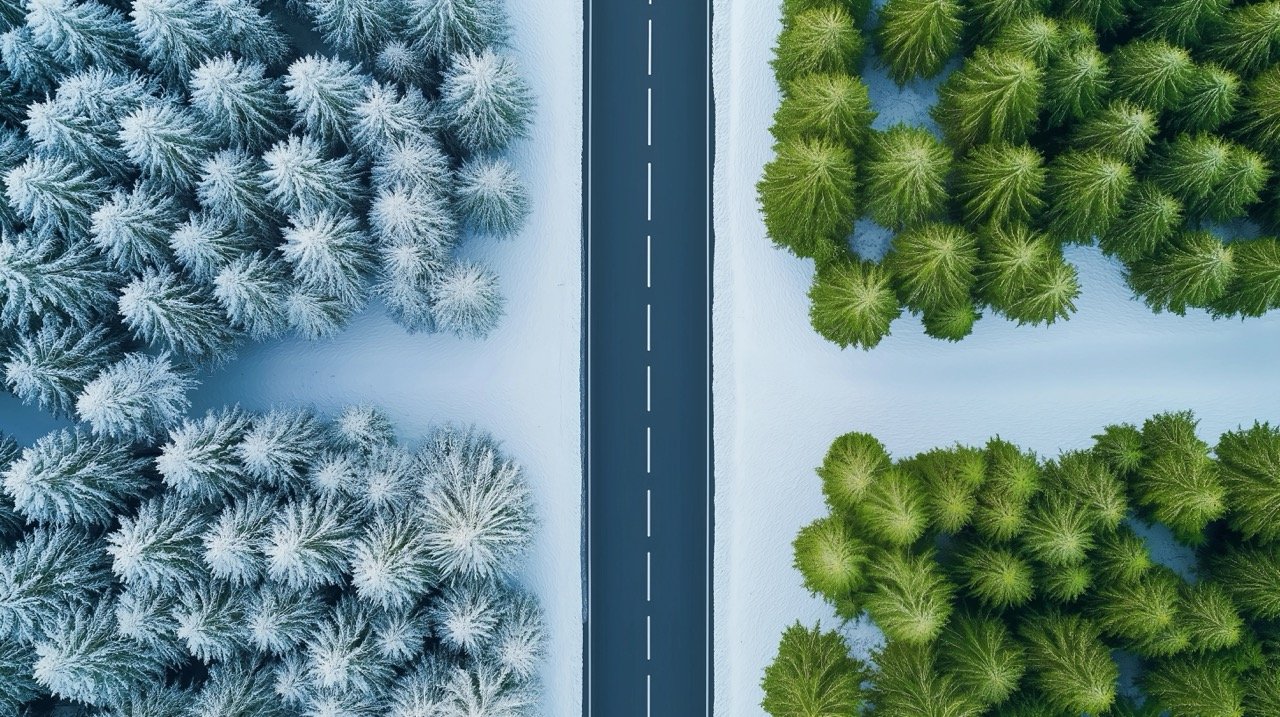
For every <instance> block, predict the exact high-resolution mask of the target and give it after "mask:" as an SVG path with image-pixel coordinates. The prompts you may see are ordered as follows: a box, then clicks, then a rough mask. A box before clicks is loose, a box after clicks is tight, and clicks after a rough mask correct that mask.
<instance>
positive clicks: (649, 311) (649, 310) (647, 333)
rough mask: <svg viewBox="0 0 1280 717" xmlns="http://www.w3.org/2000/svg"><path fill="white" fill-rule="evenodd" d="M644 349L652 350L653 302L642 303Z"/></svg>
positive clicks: (646, 350)
mask: <svg viewBox="0 0 1280 717" xmlns="http://www.w3.org/2000/svg"><path fill="white" fill-rule="evenodd" d="M644 350H645V352H646V353H647V352H649V351H653V304H645V305H644Z"/></svg>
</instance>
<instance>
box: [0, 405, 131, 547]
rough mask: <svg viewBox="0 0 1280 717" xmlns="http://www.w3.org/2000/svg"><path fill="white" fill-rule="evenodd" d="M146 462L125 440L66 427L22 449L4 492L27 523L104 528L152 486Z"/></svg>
mask: <svg viewBox="0 0 1280 717" xmlns="http://www.w3.org/2000/svg"><path fill="white" fill-rule="evenodd" d="M145 466H146V461H145V459H142V458H139V457H137V456H135V455H134V454H133V452H132V451H131V450H130V449H129V446H127V445H125V444H121V443H117V442H115V441H109V440H104V439H102V438H98V437H95V436H91V435H89V433H87V432H85V431H82V430H80V429H78V428H77V429H70V428H64V429H62V430H61V431H56V432H54V433H50V434H49V435H47V436H44V437H43V438H41V439H40V440H38V441H36V443H35V445H34V446H32V447H30V448H28V449H26V450H24V451H23V452H22V457H21V458H19V459H18V460H17V461H15V462H14V463H13V465H11V466H9V468H8V469H7V470H6V471H5V472H4V492H5V493H6V494H7V495H8V496H9V498H11V499H12V500H13V504H14V506H15V507H16V508H17V509H18V511H19V512H20V513H22V514H23V515H24V516H26V518H27V520H29V521H31V522H35V523H45V524H53V525H68V524H73V525H80V526H84V527H87V528H93V527H106V526H109V525H111V523H112V522H113V521H114V519H115V516H116V515H117V514H119V513H122V512H124V511H125V509H126V508H127V507H128V506H129V504H130V503H131V502H132V501H133V500H136V499H138V498H140V497H141V496H142V495H143V494H144V493H145V492H146V490H147V489H148V488H149V487H150V481H149V480H148V479H147V476H146V474H145V473H144V470H143V469H144V468H145Z"/></svg>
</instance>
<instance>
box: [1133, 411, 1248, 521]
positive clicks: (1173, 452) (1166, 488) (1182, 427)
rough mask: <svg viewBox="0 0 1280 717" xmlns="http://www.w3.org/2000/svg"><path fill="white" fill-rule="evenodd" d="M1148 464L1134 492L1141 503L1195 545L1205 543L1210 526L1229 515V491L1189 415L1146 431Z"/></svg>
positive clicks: (1167, 417) (1156, 421)
mask: <svg viewBox="0 0 1280 717" xmlns="http://www.w3.org/2000/svg"><path fill="white" fill-rule="evenodd" d="M1142 451H1143V453H1144V454H1145V455H1146V460H1145V461H1143V463H1142V466H1141V467H1140V468H1139V469H1138V474H1137V477H1136V479H1135V481H1134V484H1133V490H1134V495H1135V498H1136V499H1137V502H1138V503H1139V504H1141V505H1143V506H1145V507H1146V508H1147V509H1149V510H1150V511H1151V513H1152V515H1154V516H1155V518H1156V519H1157V520H1159V521H1160V522H1162V523H1164V524H1166V525H1168V526H1169V527H1170V528H1172V529H1173V532H1174V534H1175V535H1177V536H1178V537H1179V538H1180V539H1182V540H1185V541H1187V542H1189V543H1198V542H1200V541H1201V540H1202V539H1203V531H1204V529H1205V526H1207V525H1208V524H1209V522H1210V521H1213V520H1216V519H1217V518H1220V517H1221V516H1222V515H1223V513H1224V512H1225V511H1226V499H1227V495H1226V488H1225V486H1223V483H1222V480H1221V479H1220V478H1219V476H1218V466H1217V464H1216V463H1214V461H1213V460H1212V459H1210V458H1209V446H1208V444H1206V443H1205V442H1204V441H1202V440H1200V438H1199V437H1198V436H1197V435H1196V420H1195V418H1194V416H1192V415H1191V414H1190V413H1189V412H1184V413H1163V414H1160V415H1158V416H1154V417H1152V418H1150V419H1148V420H1147V421H1146V423H1144V424H1143V425H1142Z"/></svg>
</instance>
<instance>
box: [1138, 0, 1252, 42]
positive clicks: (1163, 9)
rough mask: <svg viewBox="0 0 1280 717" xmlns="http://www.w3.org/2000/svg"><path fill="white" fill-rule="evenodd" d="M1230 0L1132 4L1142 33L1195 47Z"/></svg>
mask: <svg viewBox="0 0 1280 717" xmlns="http://www.w3.org/2000/svg"><path fill="white" fill-rule="evenodd" d="M1229 7H1231V0H1162V1H1161V2H1152V3H1140V4H1135V9H1136V10H1137V12H1138V23H1139V24H1140V25H1141V27H1142V32H1143V34H1144V35H1146V36H1148V37H1152V38H1163V39H1165V40H1168V41H1169V42H1172V43H1173V44H1175V45H1182V46H1184V47H1194V46H1196V45H1198V44H1199V43H1200V40H1201V38H1202V37H1203V36H1204V35H1205V34H1206V33H1208V32H1209V31H1211V30H1213V29H1215V28H1216V26H1217V25H1218V23H1219V22H1220V21H1221V20H1222V15H1223V13H1224V12H1225V11H1226V10H1227V9H1228V8H1229Z"/></svg>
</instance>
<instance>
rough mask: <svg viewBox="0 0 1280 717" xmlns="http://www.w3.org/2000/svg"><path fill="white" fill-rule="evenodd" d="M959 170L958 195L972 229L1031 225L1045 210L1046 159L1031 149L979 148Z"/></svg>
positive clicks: (957, 179)
mask: <svg viewBox="0 0 1280 717" xmlns="http://www.w3.org/2000/svg"><path fill="white" fill-rule="evenodd" d="M958 170H959V171H958V172H957V178H956V192H957V194H958V197H959V199H960V201H961V203H962V205H963V208H964V219H965V223H966V224H968V225H969V226H975V227H976V226H981V225H983V224H987V223H991V224H993V225H996V226H1004V225H1008V224H1013V223H1018V222H1023V223H1027V222H1031V221H1033V220H1035V219H1036V218H1038V217H1039V215H1040V212H1041V211H1042V210H1043V209H1044V206H1045V200H1044V186H1045V179H1046V176H1047V174H1046V171H1045V166H1044V156H1043V155H1041V154H1040V152H1039V151H1038V150H1036V149H1035V148H1034V147H1032V146H1030V145H1026V144H1022V145H1011V144H982V145H978V146H976V147H974V148H973V149H971V150H970V151H969V153H968V155H966V156H965V158H964V159H962V160H961V161H960V162H959V164H958Z"/></svg>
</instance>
